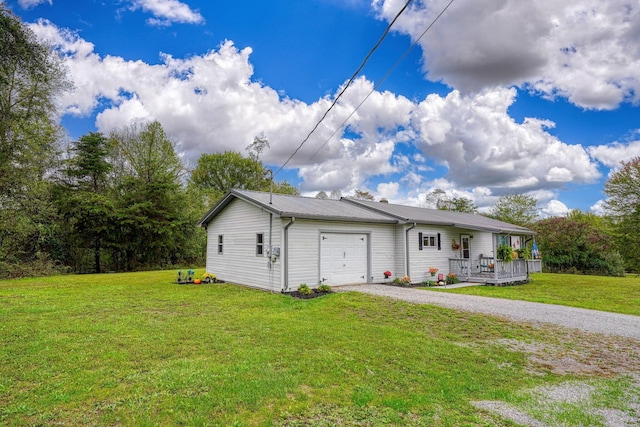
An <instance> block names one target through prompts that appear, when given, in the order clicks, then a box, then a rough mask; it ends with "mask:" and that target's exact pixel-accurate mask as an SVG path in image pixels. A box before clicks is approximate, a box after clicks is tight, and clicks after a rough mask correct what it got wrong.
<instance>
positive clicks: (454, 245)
mask: <svg viewBox="0 0 640 427" xmlns="http://www.w3.org/2000/svg"><path fill="white" fill-rule="evenodd" d="M451 250H452V251H457V250H460V244H459V243H458V242H456V239H453V240H451Z"/></svg>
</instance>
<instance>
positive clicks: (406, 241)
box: [404, 222, 416, 277]
mask: <svg viewBox="0 0 640 427" xmlns="http://www.w3.org/2000/svg"><path fill="white" fill-rule="evenodd" d="M414 228H416V223H415V222H414V223H413V225H412V226H411V227H409V228H407V229H406V230H405V231H404V246H405V248H404V251H405V252H404V253H405V261H406V263H407V265H406V268H405V272H406V275H407V276H409V277H411V262H410V260H409V232H410V231H411V230H413V229H414Z"/></svg>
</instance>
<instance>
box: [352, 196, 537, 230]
mask: <svg viewBox="0 0 640 427" xmlns="http://www.w3.org/2000/svg"><path fill="white" fill-rule="evenodd" d="M344 200H345V201H346V202H348V203H351V204H355V205H358V206H363V207H366V208H367V209H371V210H373V211H375V212H379V213H383V214H387V215H390V216H392V217H394V218H397V219H398V220H400V221H403V222H415V223H418V224H433V225H451V226H454V227H458V228H468V229H472V230H486V231H492V232H495V233H517V234H524V235H533V234H534V232H533V231H531V230H529V229H528V228H524V227H520V226H517V225H513V224H509V223H507V222H503V221H498V220H496V219H492V218H487V217H486V216H483V215H477V214H471V213H464V212H452V211H441V210H438V209H427V208H419V207H415V206H403V205H394V204H391V203H380V202H370V201H364V200H353V199H344Z"/></svg>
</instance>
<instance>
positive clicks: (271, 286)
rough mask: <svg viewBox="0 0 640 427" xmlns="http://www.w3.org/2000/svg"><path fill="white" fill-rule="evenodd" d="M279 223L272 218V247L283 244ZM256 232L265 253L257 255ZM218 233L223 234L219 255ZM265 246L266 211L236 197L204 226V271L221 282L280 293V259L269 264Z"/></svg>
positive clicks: (266, 234)
mask: <svg viewBox="0 0 640 427" xmlns="http://www.w3.org/2000/svg"><path fill="white" fill-rule="evenodd" d="M280 224H281V221H280V220H279V219H277V218H274V220H273V231H272V245H273V246H282V245H281V229H280ZM258 233H263V234H264V249H265V256H256V234H258ZM218 235H223V236H224V242H223V246H224V249H223V253H222V254H218ZM268 245H269V213H268V212H265V211H263V210H261V209H260V208H258V207H255V206H253V205H251V204H249V203H246V202H244V201H242V200H238V199H236V200H234V201H232V202H231V203H230V204H229V206H227V207H226V208H225V209H224V210H223V211H222V212H220V214H218V215H217V216H216V217H215V219H214V220H213V221H211V223H210V224H209V226H208V227H207V271H208V272H210V273H214V274H215V275H216V276H217V277H218V278H219V279H221V280H224V281H228V282H233V283H237V284H240V285H246V286H252V287H258V288H262V289H268V290H272V291H278V292H279V291H280V290H281V289H282V285H281V262H282V260H281V258H278V259H277V261H276V262H275V263H270V261H269V257H267V256H266V252H267V249H268V247H269V246H268ZM269 264H271V268H269Z"/></svg>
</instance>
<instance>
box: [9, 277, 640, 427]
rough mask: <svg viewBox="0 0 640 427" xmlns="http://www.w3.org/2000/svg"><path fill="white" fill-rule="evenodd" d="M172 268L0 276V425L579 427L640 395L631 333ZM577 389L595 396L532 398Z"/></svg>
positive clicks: (625, 408)
mask: <svg viewBox="0 0 640 427" xmlns="http://www.w3.org/2000/svg"><path fill="white" fill-rule="evenodd" d="M174 275H175V272H173V271H171V272H144V273H130V274H105V275H82V276H57V277H48V278H37V279H22V280H12V281H0V319H1V321H0V424H1V425H8V426H22V425H99V426H100V425H142V426H147V425H148V426H151V425H153V426H156V425H168V426H173V425H189V426H193V425H203V426H204V425H220V426H228V425H237V426H254V425H259V426H262V425H265V426H303V425H313V426H317V425H325V426H329V425H354V426H365V425H366V426H379V425H380V426H382V425H414V426H421V425H425V426H460V425H465V426H512V425H514V424H513V422H512V421H508V420H507V419H505V418H502V417H501V416H500V414H499V412H496V411H495V410H492V409H491V408H492V406H491V405H494V406H495V405H498V406H500V405H503V406H504V405H513V407H515V408H517V409H518V411H522V412H523V413H525V414H529V415H528V416H532V417H535V418H536V419H539V420H542V421H544V422H545V423H547V424H549V425H557V424H559V423H564V425H567V426H581V425H605V424H604V419H605V418H606V416H603V415H602V413H600V412H598V413H594V411H593V408H597V409H599V408H604V409H606V410H608V411H617V412H616V414H618V415H620V414H622V415H623V416H628V417H629V416H630V417H633V416H634V412H633V411H635V410H637V407H638V405H640V376H638V369H637V368H638V362H637V360H638V357H639V355H640V352H639V349H638V346H639V344H638V343H637V342H635V341H630V340H624V339H613V338H604V337H598V336H594V335H587V334H578V333H574V332H567V331H564V330H561V329H559V328H548V327H544V328H542V327H537V326H532V325H527V324H514V323H509V322H507V321H505V320H501V319H497V318H492V317H488V316H484V315H473V314H469V313H461V312H456V311H453V310H449V309H445V308H438V307H431V306H418V305H411V304H407V303H403V302H398V301H392V300H387V299H382V298H376V297H373V296H367V295H362V294H356V293H337V294H330V295H327V296H324V297H322V298H317V299H313V300H304V301H302V300H295V299H292V298H290V297H288V296H285V295H280V294H269V293H265V292H261V291H257V290H251V289H246V288H241V287H237V286H233V285H229V284H212V285H199V286H198V285H174V284H171V283H170V282H172V280H173V279H174ZM540 277H545V280H547V279H546V276H540ZM537 280H538V279H536V282H537ZM635 286H636V292H637V285H635ZM521 288H523V289H524V288H525V287H521ZM559 361H562V362H561V363H559ZM567 387H577V389H579V390H588V391H589V398H588V399H587V398H583V399H582V400H581V402H578V403H576V404H575V405H574V403H571V402H562V401H561V402H560V403H558V405H560V406H558V407H559V408H561V409H558V410H549V409H548V408H554V406H553V404H549V403H548V402H546V403H544V405H543V406H541V405H540V404H539V403H536V402H540V397H539V395H540V394H542V395H544V396H547V397H549V396H553V395H555V394H554V393H550V392H548V391H546V390H548V388H550V389H552V390H558V389H560V390H564V389H566V388H567ZM574 394H575V393H574ZM474 402H483V403H474ZM487 402H488V403H487ZM492 402H493V403H492ZM495 402H499V404H496V403H495ZM584 402H588V405H587V406H585V403H584ZM552 403H553V402H552ZM483 405H484V406H483ZM572 405H574V406H575V407H574V406H572ZM634 405H635V406H634ZM545 408H547V409H545ZM634 408H636V409H634ZM636 415H637V416H638V418H636V419H635V420H639V419H640V414H636ZM632 419H633V418H632Z"/></svg>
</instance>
